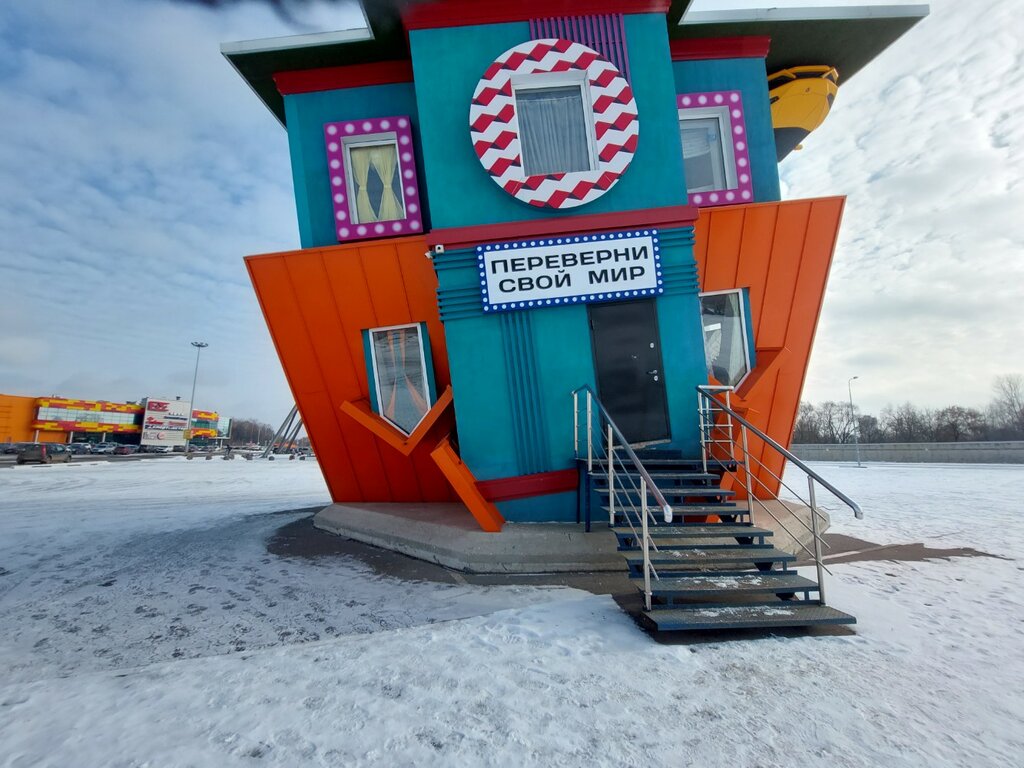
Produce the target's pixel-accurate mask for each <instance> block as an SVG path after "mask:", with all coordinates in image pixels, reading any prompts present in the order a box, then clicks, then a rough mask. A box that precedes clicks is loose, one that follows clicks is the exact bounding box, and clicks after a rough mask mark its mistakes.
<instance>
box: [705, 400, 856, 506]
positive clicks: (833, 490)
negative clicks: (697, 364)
mask: <svg viewBox="0 0 1024 768" xmlns="http://www.w3.org/2000/svg"><path fill="white" fill-rule="evenodd" d="M707 390H708V388H707V387H704V386H698V387H697V391H698V392H700V393H702V394H703V395H704V396H705V397H707V398H708V399H710V400H714V398H713V397H712V393H711V392H710V391H707ZM714 402H715V407H716V408H718V409H719V410H721V411H723V412H725V413H728V414H729V416H730V417H731V418H733V419H735V420H736V421H738V422H739V423H740V424H742V425H743V426H745V427H746V428H747V429H749V430H750V431H751V432H753V433H754V434H755V435H757V436H758V437H759V438H760V439H761V440H762V441H763V442H764V443H765V444H767V445H769V446H771V447H772V448H774V449H775V450H776V451H778V452H779V453H781V454H782V455H783V456H784V457H785V458H786V460H787V461H789V462H790V463H792V464H795V465H796V466H798V467H800V469H802V470H803V471H804V472H805V473H806V474H807V475H808V476H810V477H813V478H814V479H815V480H816V481H817V482H818V483H820V484H821V486H822V487H823V488H827V489H828V491H829V492H830V493H831V494H832V495H833V496H835V497H836V498H837V499H839V500H840V501H842V502H843V503H844V504H846V506H848V507H849V508H850V509H852V510H853V516H854V517H856V518H857V519H858V520H863V519H864V513H863V512H862V511H861V508H860V505H858V504H857V502H855V501H854V500H853V499H851V498H850V497H849V496H847V495H846V494H845V493H843V492H842V491H840V490H839V489H838V488H836V487H835V486H834V485H832V483H830V482H829V481H828V480H826V479H825V478H823V477H822V476H821V475H819V474H818V473H817V472H815V471H814V470H813V469H811V468H810V467H808V466H807V465H806V464H804V463H803V462H802V461H800V459H798V458H797V457H796V456H794V455H793V453H792V452H790V451H788V450H787V449H785V448H783V447H782V446H781V445H779V444H778V443H777V442H776V441H775V440H773V439H772V438H770V437H769V436H768V435H766V434H765V433H764V432H762V431H761V430H760V429H758V428H757V427H755V426H754V425H753V424H751V423H750V422H749V421H747V420H746V419H744V418H743V417H742V416H740V415H739V414H738V413H736V411H734V410H733V409H732V408H729V407H728V406H726V405H723V404H722V403H720V402H718V401H717V400H714Z"/></svg>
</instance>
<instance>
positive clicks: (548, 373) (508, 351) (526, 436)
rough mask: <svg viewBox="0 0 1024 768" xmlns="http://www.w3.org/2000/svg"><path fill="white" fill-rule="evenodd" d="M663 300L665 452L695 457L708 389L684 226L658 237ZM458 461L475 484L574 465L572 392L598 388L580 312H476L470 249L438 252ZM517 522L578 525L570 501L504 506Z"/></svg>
mask: <svg viewBox="0 0 1024 768" xmlns="http://www.w3.org/2000/svg"><path fill="white" fill-rule="evenodd" d="M659 239H660V246H661V257H662V273H663V276H664V277H663V279H664V288H665V292H664V294H662V295H661V296H659V297H657V299H656V300H655V304H656V306H657V312H658V325H659V334H660V337H661V348H662V365H663V366H664V377H665V389H666V395H667V400H668V405H669V424H670V428H671V431H672V441H671V443H670V444H667V445H663V446H660V447H662V448H665V449H672V450H678V451H682V452H683V453H684V454H686V455H688V456H693V457H696V456H698V455H699V443H698V438H699V435H698V422H697V396H696V387H697V385H698V384H704V383H706V382H707V369H706V366H705V362H704V341H703V333H702V331H701V324H700V300H699V298H698V282H697V267H696V263H695V262H694V259H693V230H692V228H690V227H686V228H682V229H676V230H667V231H666V230H662V231H661V233H660V238H659ZM434 267H435V269H436V271H437V275H438V283H439V288H438V302H439V305H440V309H441V320H442V321H443V322H444V325H445V339H446V341H447V344H448V358H449V365H450V368H451V376H452V388H453V392H454V395H455V418H456V425H457V430H458V437H459V451H460V455H461V456H462V460H463V461H465V462H466V464H467V465H468V466H469V468H470V470H471V471H472V472H473V474H474V475H475V476H476V477H477V479H479V480H491V479H494V478H500V477H515V476H518V475H527V474H533V473H537V472H551V471H555V470H561V469H569V468H572V467H573V466H575V464H574V454H573V441H572V395H571V393H572V391H573V390H574V389H576V388H577V387H580V386H582V385H589V386H590V387H591V388H592V389H594V390H595V391H596V390H597V384H596V380H595V379H596V376H595V371H594V361H593V352H592V349H591V341H590V324H589V320H588V316H587V309H586V306H580V305H576V306H569V307H545V308H544V309H535V310H524V311H519V312H503V313H498V314H484V312H483V308H482V305H481V299H480V284H479V276H478V271H477V261H476V253H475V251H474V250H470V249H462V250H457V251H454V250H453V251H446V252H445V253H443V254H436V255H435V257H434ZM499 508H500V509H501V512H502V514H503V515H505V517H506V519H508V520H512V521H518V522H526V521H534V522H535V521H541V520H561V521H573V520H575V519H576V496H575V494H556V495H552V496H544V497H539V498H536V499H524V500H519V501H515V502H503V503H501V504H499Z"/></svg>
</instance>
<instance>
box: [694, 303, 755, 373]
mask: <svg viewBox="0 0 1024 768" xmlns="http://www.w3.org/2000/svg"><path fill="white" fill-rule="evenodd" d="M725 293H735V294H736V296H737V297H738V298H739V302H738V304H739V308H740V328H741V329H742V330H743V332H742V333H741V334H740V336H741V337H742V339H743V362H745V363H746V364H747V372H746V373H745V374H743V375H742V376H741V377H740V379H739V381H737V382H736V383H735V384H731V385H730V386H731V387H732V388H733V389H736V388H737V387H739V386H740V384H742V383H743V382H744V381H746V380H747V377H748V376H750V374H752V373H753V372H754V365H753V363H752V362H751V360H750V341H751V339H750V338H748V335H747V328H752V326H749V325H747V302H746V301H744V300H743V288H726V289H725V290H721V291H702V292H701V293H698V294H697V298H698V299H703V298H704V297H705V296H721V295H722V294H725ZM700 317H701V321H700V333H701V341H702V342H703V340H704V305H703V303H702V304H701V312H700ZM709 328H710V326H709ZM707 364H708V362H707V356H706V355H705V358H704V365H705V367H707Z"/></svg>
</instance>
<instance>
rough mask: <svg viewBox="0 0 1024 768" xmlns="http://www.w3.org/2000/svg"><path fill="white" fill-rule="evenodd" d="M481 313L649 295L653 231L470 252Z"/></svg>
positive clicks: (657, 281)
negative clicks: (473, 256)
mask: <svg viewBox="0 0 1024 768" xmlns="http://www.w3.org/2000/svg"><path fill="white" fill-rule="evenodd" d="M476 252H477V262H478V266H479V273H480V292H481V296H482V298H483V304H484V312H500V311H508V310H520V309H529V308H531V307H532V308H537V307H547V306H556V305H558V306H561V305H564V304H587V303H590V302H595V301H622V300H624V299H632V298H640V297H642V296H655V295H657V294H660V293H661V292H662V290H663V288H662V275H661V256H660V254H659V247H658V231H657V230H656V229H643V230H636V231H631V232H604V233H601V234H596V235H567V236H562V237H552V238H537V239H536V240H520V241H517V242H511V243H493V244H490V245H479V246H477V249H476Z"/></svg>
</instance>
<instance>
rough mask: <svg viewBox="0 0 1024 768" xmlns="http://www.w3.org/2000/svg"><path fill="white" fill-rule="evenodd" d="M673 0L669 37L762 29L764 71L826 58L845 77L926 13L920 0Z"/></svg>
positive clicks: (728, 34)
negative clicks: (706, 3) (735, 0)
mask: <svg viewBox="0 0 1024 768" xmlns="http://www.w3.org/2000/svg"><path fill="white" fill-rule="evenodd" d="M690 5H691V0H675V2H673V4H672V9H671V10H670V11H669V25H670V26H669V36H670V37H671V38H673V39H687V38H691V39H692V38H713V37H734V36H745V35H766V36H768V37H770V38H771V47H770V49H769V51H768V56H767V58H766V60H765V65H766V68H767V70H768V72H769V73H770V72H775V71H777V70H780V69H785V68H787V67H797V66H802V65H812V64H828V65H830V66H833V67H835V68H836V69H837V70H838V71H839V77H840V82H841V83H842V82H845V81H847V80H849V79H850V78H851V77H853V75H855V74H856V73H857V72H859V71H860V70H861V69H863V68H864V67H865V66H866V65H867V64H868V63H869V62H870V61H871V60H872V59H874V58H876V57H877V56H878V55H879V54H881V53H882V51H884V50H885V49H886V48H888V47H889V46H890V45H892V44H893V43H894V42H896V40H898V39H899V38H900V37H901V36H902V35H903V34H904V33H906V32H907V31H908V30H910V28H911V27H913V26H914V25H915V24H917V23H918V22H919V21H920V20H921V19H923V18H924V17H925V16H927V15H928V6H927V5H926V4H923V3H913V4H906V5H859V6H820V7H801V8H751V9H742V10H717V11H688V10H687V9H688V7H689V6H690Z"/></svg>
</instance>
